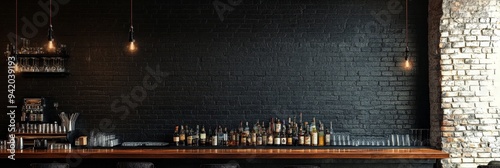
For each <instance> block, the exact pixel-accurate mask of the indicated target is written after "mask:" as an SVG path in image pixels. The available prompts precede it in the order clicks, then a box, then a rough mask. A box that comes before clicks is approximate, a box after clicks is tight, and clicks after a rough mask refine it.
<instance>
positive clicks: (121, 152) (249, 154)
mask: <svg viewBox="0 0 500 168" xmlns="http://www.w3.org/2000/svg"><path fill="white" fill-rule="evenodd" d="M2 153H3V154H2V155H4V156H5V157H4V158H7V157H6V155H8V153H6V152H5V151H4V152H2ZM71 155H73V156H78V157H80V158H181V159H196V158H202V159H248V158H259V159H443V158H448V157H449V154H447V153H445V152H443V151H441V150H437V149H430V148H410V149H369V148H366V149H313V148H311V149H141V148H136V149H47V150H45V149H42V150H40V149H36V150H33V149H24V150H17V151H16V156H15V158H67V157H68V156H71Z"/></svg>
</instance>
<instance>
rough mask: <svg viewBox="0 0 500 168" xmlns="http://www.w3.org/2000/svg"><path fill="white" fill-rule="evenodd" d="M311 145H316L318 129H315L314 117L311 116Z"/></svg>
mask: <svg viewBox="0 0 500 168" xmlns="http://www.w3.org/2000/svg"><path fill="white" fill-rule="evenodd" d="M310 129H311V145H312V146H318V130H317V129H316V118H315V117H313V121H312V123H311V128H310Z"/></svg>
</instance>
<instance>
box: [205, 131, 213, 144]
mask: <svg viewBox="0 0 500 168" xmlns="http://www.w3.org/2000/svg"><path fill="white" fill-rule="evenodd" d="M212 139H213V138H212V128H209V129H208V134H207V140H206V141H207V142H206V143H205V145H206V146H212Z"/></svg>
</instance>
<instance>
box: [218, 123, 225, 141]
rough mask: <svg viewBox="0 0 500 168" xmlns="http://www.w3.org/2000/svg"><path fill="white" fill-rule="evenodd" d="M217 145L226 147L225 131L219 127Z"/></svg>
mask: <svg viewBox="0 0 500 168" xmlns="http://www.w3.org/2000/svg"><path fill="white" fill-rule="evenodd" d="M217 141H218V142H217V145H220V146H224V142H223V141H224V131H223V130H222V126H220V125H219V128H218V129H217Z"/></svg>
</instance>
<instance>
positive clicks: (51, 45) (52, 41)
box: [47, 0, 55, 52]
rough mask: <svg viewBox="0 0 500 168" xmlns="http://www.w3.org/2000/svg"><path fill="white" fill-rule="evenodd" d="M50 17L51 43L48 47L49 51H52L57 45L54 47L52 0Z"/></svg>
mask: <svg viewBox="0 0 500 168" xmlns="http://www.w3.org/2000/svg"><path fill="white" fill-rule="evenodd" d="M49 18H50V19H49V20H50V24H49V32H48V40H49V44H48V45H47V48H48V51H49V52H52V51H55V47H54V30H53V29H52V0H50V7H49Z"/></svg>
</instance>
